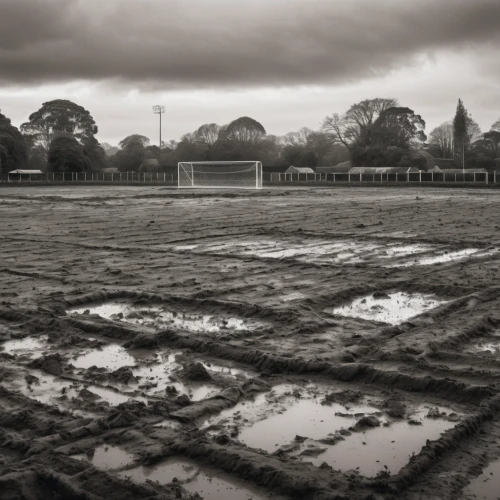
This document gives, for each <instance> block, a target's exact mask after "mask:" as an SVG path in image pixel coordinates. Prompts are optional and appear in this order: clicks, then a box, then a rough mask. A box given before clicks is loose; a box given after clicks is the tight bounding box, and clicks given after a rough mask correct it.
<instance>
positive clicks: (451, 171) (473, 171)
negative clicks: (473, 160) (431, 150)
mask: <svg viewBox="0 0 500 500" xmlns="http://www.w3.org/2000/svg"><path fill="white" fill-rule="evenodd" d="M436 169H437V170H436ZM432 171H433V172H434V173H443V174H487V173H488V171H487V170H486V169H485V168H466V169H465V170H464V169H461V168H446V169H442V170H441V169H440V168H439V167H434V168H433V169H432Z"/></svg>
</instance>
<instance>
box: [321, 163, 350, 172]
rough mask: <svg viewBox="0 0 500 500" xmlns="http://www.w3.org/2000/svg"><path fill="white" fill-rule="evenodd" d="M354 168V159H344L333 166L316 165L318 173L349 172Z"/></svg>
mask: <svg viewBox="0 0 500 500" xmlns="http://www.w3.org/2000/svg"><path fill="white" fill-rule="evenodd" d="M351 168H352V161H351V160H348V161H343V162H342V163H338V164H337V165H335V166H333V167H316V172H317V173H318V174H348V173H349V170H351Z"/></svg>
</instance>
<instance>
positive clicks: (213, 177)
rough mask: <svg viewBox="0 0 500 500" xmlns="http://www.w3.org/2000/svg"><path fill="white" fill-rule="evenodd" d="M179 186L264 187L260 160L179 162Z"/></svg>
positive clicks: (217, 187)
mask: <svg viewBox="0 0 500 500" xmlns="http://www.w3.org/2000/svg"><path fill="white" fill-rule="evenodd" d="M178 187H180V188H181V187H183V188H216V189H219V188H233V189H260V188H262V163H261V162H260V161H253V160H248V161H193V162H179V163H178Z"/></svg>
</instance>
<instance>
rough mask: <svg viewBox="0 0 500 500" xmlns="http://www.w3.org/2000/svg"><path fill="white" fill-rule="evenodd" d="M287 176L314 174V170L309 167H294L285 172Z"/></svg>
mask: <svg viewBox="0 0 500 500" xmlns="http://www.w3.org/2000/svg"><path fill="white" fill-rule="evenodd" d="M285 174H314V170H313V169H312V168H309V167H294V166H293V165H292V166H290V167H288V168H287V169H286V170H285Z"/></svg>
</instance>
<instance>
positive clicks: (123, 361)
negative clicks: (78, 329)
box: [71, 344, 137, 371]
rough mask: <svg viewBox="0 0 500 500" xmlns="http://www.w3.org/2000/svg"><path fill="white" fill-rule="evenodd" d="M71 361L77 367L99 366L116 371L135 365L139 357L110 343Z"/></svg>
mask: <svg viewBox="0 0 500 500" xmlns="http://www.w3.org/2000/svg"><path fill="white" fill-rule="evenodd" d="M71 363H72V364H73V366H74V367H75V368H90V367H91V366H97V367H98V368H107V369H108V370H109V371H114V370H118V368H122V367H123V366H134V365H135V364H137V359H136V358H134V356H131V355H130V353H129V352H128V351H127V350H126V349H125V348H123V347H122V346H120V345H118V344H110V345H107V346H105V347H102V348H101V349H93V350H92V351H89V352H87V353H86V354H83V355H82V356H78V357H76V358H75V359H73V360H71Z"/></svg>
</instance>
